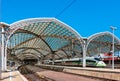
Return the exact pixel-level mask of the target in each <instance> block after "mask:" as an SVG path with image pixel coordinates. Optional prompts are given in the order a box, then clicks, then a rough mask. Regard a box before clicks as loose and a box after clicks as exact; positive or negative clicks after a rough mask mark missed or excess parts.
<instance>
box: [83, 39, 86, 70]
mask: <svg viewBox="0 0 120 81" xmlns="http://www.w3.org/2000/svg"><path fill="white" fill-rule="evenodd" d="M85 67H86V42H85V41H84V45H83V68H85Z"/></svg>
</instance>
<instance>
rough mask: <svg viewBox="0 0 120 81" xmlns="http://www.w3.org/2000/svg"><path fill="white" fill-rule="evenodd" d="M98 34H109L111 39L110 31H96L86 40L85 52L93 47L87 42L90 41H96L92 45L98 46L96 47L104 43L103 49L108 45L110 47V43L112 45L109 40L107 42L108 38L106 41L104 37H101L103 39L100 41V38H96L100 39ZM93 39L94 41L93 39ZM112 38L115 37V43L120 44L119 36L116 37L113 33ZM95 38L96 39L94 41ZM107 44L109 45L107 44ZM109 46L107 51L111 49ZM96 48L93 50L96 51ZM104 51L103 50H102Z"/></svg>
mask: <svg viewBox="0 0 120 81" xmlns="http://www.w3.org/2000/svg"><path fill="white" fill-rule="evenodd" d="M100 36H110V37H111V38H110V37H109V39H111V40H112V37H113V34H112V33H110V32H100V33H96V34H94V35H92V36H90V37H89V38H88V40H87V44H86V53H89V51H90V50H88V49H90V48H91V49H92V50H93V49H94V48H92V46H90V48H89V44H90V43H96V44H95V45H94V47H96V46H97V47H98V48H100V47H101V46H103V45H104V48H105V49H108V47H109V45H110V47H111V45H112V43H111V42H112V41H111V42H109V41H110V40H107V41H106V39H103V38H104V37H103V38H102V40H103V41H101V40H97V38H98V39H100ZM94 39H95V41H94ZM114 39H115V41H116V43H117V44H120V40H119V38H118V37H116V36H115V35H114ZM96 40H97V41H96ZM98 44H99V45H98ZM100 44H101V45H100ZM108 44H109V45H108ZM110 47H109V50H108V51H110V50H111V49H110ZM95 49H96V50H94V51H97V48H95ZM99 50H101V49H99ZM101 51H103V50H101ZM104 51H105V50H104Z"/></svg>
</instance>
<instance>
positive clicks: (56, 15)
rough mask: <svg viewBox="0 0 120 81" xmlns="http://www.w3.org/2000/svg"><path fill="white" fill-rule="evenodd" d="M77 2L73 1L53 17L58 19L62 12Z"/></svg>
mask: <svg viewBox="0 0 120 81" xmlns="http://www.w3.org/2000/svg"><path fill="white" fill-rule="evenodd" d="M76 1H77V0H73V1H72V2H71V3H70V4H69V5H67V6H66V7H65V8H64V9H63V10H62V11H61V12H60V13H58V14H57V15H56V16H55V17H56V18H57V17H59V16H60V15H61V14H62V13H63V12H65V11H66V10H67V9H68V8H69V7H71V6H72V5H73V4H74V3H75V2H76Z"/></svg>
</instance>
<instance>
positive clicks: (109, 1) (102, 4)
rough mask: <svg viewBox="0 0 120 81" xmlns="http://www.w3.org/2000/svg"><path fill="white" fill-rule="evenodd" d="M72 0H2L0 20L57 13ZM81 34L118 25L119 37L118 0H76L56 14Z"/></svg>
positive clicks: (15, 19)
mask: <svg viewBox="0 0 120 81" xmlns="http://www.w3.org/2000/svg"><path fill="white" fill-rule="evenodd" d="M72 1H73V0H1V4H0V12H1V13H0V17H1V19H0V21H2V22H6V23H8V24H11V23H13V22H16V21H19V20H22V19H27V18H37V17H56V16H57V15H58V14H59V13H60V12H61V11H62V10H63V9H64V8H65V7H67V6H68V5H69V4H70V3H71V2H72ZM56 18H57V19H59V20H61V21H62V22H64V23H66V24H68V25H70V26H71V27H72V28H74V29H75V30H76V31H77V32H79V33H80V35H81V36H83V37H89V36H90V35H93V34H95V33H98V32H104V31H110V32H111V29H110V26H115V27H117V30H116V31H115V35H116V36H118V37H119V38H120V0H75V1H74V3H73V4H72V5H71V6H70V7H69V8H67V9H66V10H65V11H64V12H63V13H62V14H60V15H59V16H57V17H56Z"/></svg>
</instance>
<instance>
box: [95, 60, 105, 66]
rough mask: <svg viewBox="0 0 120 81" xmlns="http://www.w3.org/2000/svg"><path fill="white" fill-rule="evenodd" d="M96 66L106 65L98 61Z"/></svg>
mask: <svg viewBox="0 0 120 81" xmlns="http://www.w3.org/2000/svg"><path fill="white" fill-rule="evenodd" d="M97 66H100V67H101V66H106V64H105V63H104V62H103V61H99V62H98V63H97Z"/></svg>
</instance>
